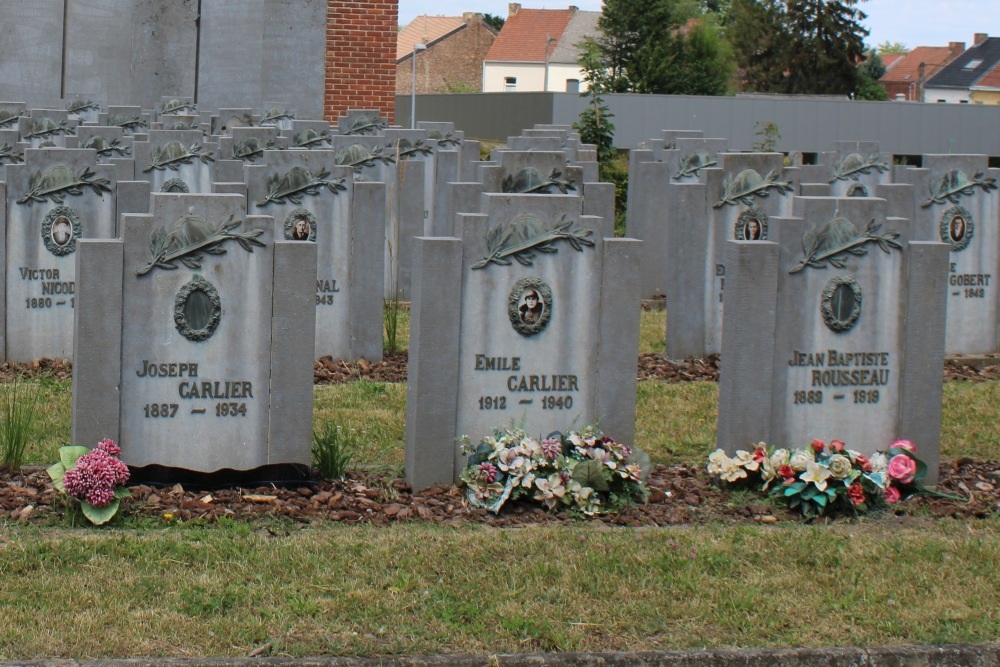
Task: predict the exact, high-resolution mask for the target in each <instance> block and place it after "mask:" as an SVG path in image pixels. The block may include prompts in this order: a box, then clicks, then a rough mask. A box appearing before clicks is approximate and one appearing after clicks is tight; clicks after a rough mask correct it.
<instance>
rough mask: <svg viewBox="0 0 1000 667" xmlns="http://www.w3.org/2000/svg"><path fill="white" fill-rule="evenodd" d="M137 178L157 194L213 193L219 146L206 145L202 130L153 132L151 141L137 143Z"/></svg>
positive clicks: (149, 139)
mask: <svg viewBox="0 0 1000 667" xmlns="http://www.w3.org/2000/svg"><path fill="white" fill-rule="evenodd" d="M132 148H133V152H134V153H135V175H136V177H137V178H141V179H146V180H148V181H149V182H150V184H151V187H152V191H153V192H175V193H191V194H196V193H201V194H208V193H211V192H212V187H213V186H212V184H213V183H215V181H216V180H218V179H217V178H216V173H215V171H216V170H215V159H216V155H217V154H218V144H214V143H205V142H202V133H201V132H200V131H199V130H150V131H149V135H148V140H147V141H137V142H135V143H134V144H133V147H132Z"/></svg>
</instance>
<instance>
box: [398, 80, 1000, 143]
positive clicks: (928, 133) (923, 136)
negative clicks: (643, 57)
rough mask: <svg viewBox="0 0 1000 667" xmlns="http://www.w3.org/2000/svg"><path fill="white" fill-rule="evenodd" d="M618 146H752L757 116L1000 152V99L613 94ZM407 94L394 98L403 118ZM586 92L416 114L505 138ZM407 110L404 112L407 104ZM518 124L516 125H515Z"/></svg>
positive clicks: (798, 139) (799, 135) (848, 134)
mask: <svg viewBox="0 0 1000 667" xmlns="http://www.w3.org/2000/svg"><path fill="white" fill-rule="evenodd" d="M604 99H605V101H606V102H607V103H608V106H609V107H610V109H611V112H612V113H613V114H614V118H613V119H612V122H613V123H614V124H615V127H616V131H615V145H616V146H618V147H619V148H635V147H636V145H637V144H638V143H639V142H641V141H645V140H647V139H650V138H653V137H655V136H657V135H658V134H659V132H660V130H663V129H672V130H701V131H703V132H704V133H705V136H706V137H725V138H729V139H730V145H731V147H732V148H733V149H734V150H748V149H750V148H751V147H752V145H753V143H754V142H755V141H758V140H759V138H758V137H756V136H754V131H755V124H756V123H757V122H758V121H765V122H773V123H775V124H776V125H777V126H778V131H779V133H780V134H781V138H780V139H778V143H777V150H779V151H795V150H797V151H805V152H819V151H825V150H829V149H830V146H831V145H833V142H835V141H878V142H879V144H880V148H881V150H882V151H883V152H885V153H894V154H899V155H919V154H925V153H978V154H983V153H985V154H986V155H990V156H1000V134H998V133H997V132H996V127H997V125H998V123H1000V108H997V107H996V106H988V105H980V104H916V103H902V102H852V101H850V100H841V99H835V98H793V97H778V96H746V97H695V96H683V95H607V96H605V98H604ZM409 102H410V100H409V97H408V96H407V97H397V100H396V108H397V110H399V111H400V116H399V118H400V122H403V118H404V116H405V117H406V118H408V117H409ZM586 104H587V99H586V98H583V97H580V96H578V95H573V94H570V93H492V94H479V95H460V96H454V95H418V96H417V118H418V120H440V121H452V122H454V123H455V127H456V129H459V130H464V131H465V134H466V136H467V137H469V138H476V139H495V140H503V139H505V138H506V137H508V136H512V135H515V134H520V132H521V130H522V129H524V128H529V127H531V126H532V125H534V124H535V123H562V124H567V123H569V124H571V123H573V122H574V121H576V119H577V117H578V116H579V114H580V111H581V110H583V108H584V105H586ZM404 109H405V111H404ZM513 125H517V127H512V126H513Z"/></svg>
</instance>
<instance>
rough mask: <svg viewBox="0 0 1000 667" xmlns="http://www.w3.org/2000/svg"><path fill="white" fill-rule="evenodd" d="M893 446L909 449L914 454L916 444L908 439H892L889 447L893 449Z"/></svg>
mask: <svg viewBox="0 0 1000 667" xmlns="http://www.w3.org/2000/svg"><path fill="white" fill-rule="evenodd" d="M893 448H896V449H905V450H907V451H910V452H912V453H914V454H916V453H917V447H916V445H914V444H913V443H912V442H910V441H909V440H894V441H893V443H892V444H891V445H889V449H893Z"/></svg>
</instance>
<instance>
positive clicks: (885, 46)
mask: <svg viewBox="0 0 1000 667" xmlns="http://www.w3.org/2000/svg"><path fill="white" fill-rule="evenodd" d="M875 50H876V51H877V52H878V53H885V54H887V55H888V54H901V53H909V52H910V50H909V49H908V48H906V44H903V43H902V42H890V41H889V40H885V41H884V42H882V43H881V44H876V45H875Z"/></svg>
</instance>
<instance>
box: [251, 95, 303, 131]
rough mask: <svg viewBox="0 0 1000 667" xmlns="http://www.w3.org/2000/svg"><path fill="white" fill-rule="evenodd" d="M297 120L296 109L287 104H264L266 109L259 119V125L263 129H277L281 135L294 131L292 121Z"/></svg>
mask: <svg viewBox="0 0 1000 667" xmlns="http://www.w3.org/2000/svg"><path fill="white" fill-rule="evenodd" d="M294 120H295V109H292V108H291V107H289V106H288V105H287V104H278V103H275V102H271V103H266V104H264V109H263V110H262V111H261V113H260V117H259V118H258V119H257V125H259V126H261V127H276V128H278V131H279V132H280V133H281V134H285V133H287V132H288V131H289V130H291V129H292V121H294Z"/></svg>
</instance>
